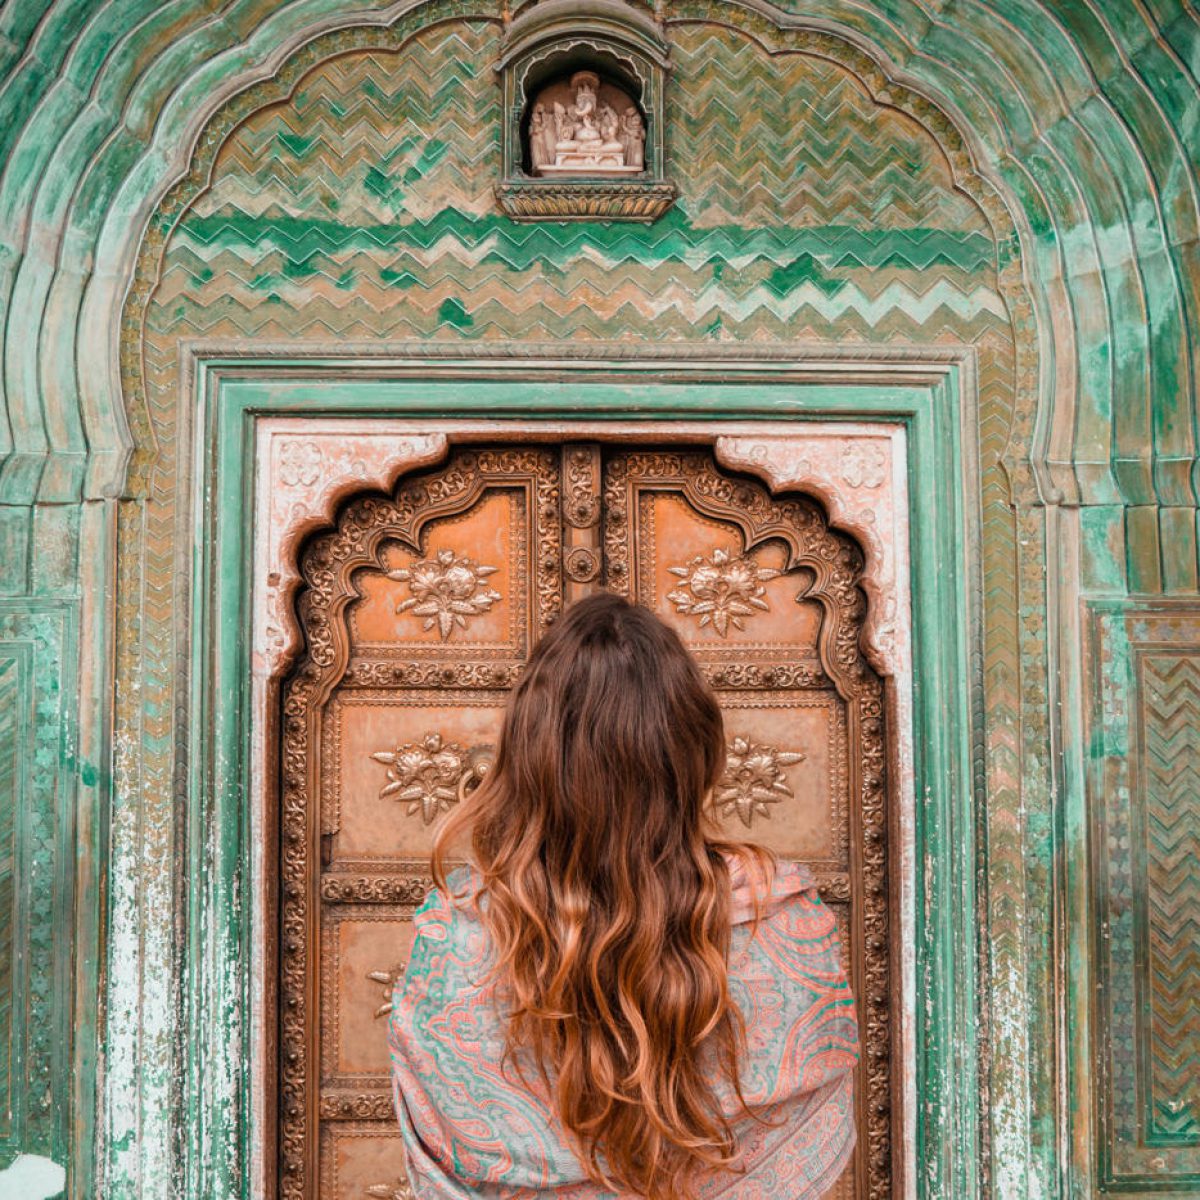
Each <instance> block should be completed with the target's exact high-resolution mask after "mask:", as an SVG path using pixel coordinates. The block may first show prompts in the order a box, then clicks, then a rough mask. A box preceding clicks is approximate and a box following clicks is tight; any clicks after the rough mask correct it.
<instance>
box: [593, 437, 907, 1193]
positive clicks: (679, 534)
mask: <svg viewBox="0 0 1200 1200" xmlns="http://www.w3.org/2000/svg"><path fill="white" fill-rule="evenodd" d="M604 509H605V540H604V551H605V564H604V565H605V572H606V579H607V580H608V582H609V585H610V586H612V587H613V588H615V589H616V590H618V591H620V592H622V593H623V594H624V595H626V596H628V597H629V598H630V599H634V600H637V601H638V603H640V604H644V605H646V606H647V607H648V608H651V609H652V610H653V611H655V612H656V613H658V614H659V615H660V616H661V617H663V619H664V620H667V621H669V622H671V623H672V624H673V625H674V626H675V628H676V629H678V630H679V632H680V633H681V635H682V636H683V638H684V640H685V642H686V643H687V645H688V647H689V648H690V649H691V650H692V652H693V653H694V654H695V655H696V657H697V658H698V659H699V661H700V663H701V666H702V667H703V669H704V671H705V674H706V675H707V676H708V678H709V680H710V682H711V683H712V685H713V687H714V689H715V690H716V692H717V696H718V698H719V699H720V702H721V706H722V709H723V711H724V714H725V723H726V736H727V738H728V757H727V766H726V771H725V775H724V777H723V778H722V780H721V781H720V783H719V784H718V785H717V789H716V793H715V796H714V801H715V803H716V806H717V810H718V813H719V815H720V816H721V818H722V820H723V822H724V824H725V827H726V828H727V829H728V831H729V833H730V835H731V836H734V837H738V836H741V837H751V838H754V839H755V840H758V841H761V842H763V843H764V844H766V845H768V846H770V847H771V848H772V849H774V850H775V851H776V852H777V853H778V854H779V855H780V856H781V857H784V858H797V859H800V860H801V861H803V862H806V863H807V864H808V865H809V866H810V867H812V869H813V871H814V872H815V873H816V875H817V879H818V881H819V883H820V886H821V891H822V894H823V897H824V899H825V901H826V902H827V903H828V904H829V905H830V906H831V907H832V908H833V910H834V912H835V914H836V916H837V918H838V921H839V924H840V926H841V928H842V930H843V932H844V935H846V936H845V944H846V946H847V948H848V966H849V970H850V977H851V980H852V983H853V986H854V991H855V995H856V997H857V998H858V1000H859V1011H860V1019H861V1021H862V1026H863V1035H864V1041H865V1043H866V1046H865V1053H864V1055H863V1069H862V1070H861V1071H860V1076H859V1087H858V1098H859V1149H858V1151H857V1153H856V1161H855V1162H854V1163H853V1164H852V1165H851V1167H850V1168H849V1169H848V1171H847V1174H846V1176H845V1178H844V1179H843V1180H842V1182H841V1184H840V1185H839V1187H838V1189H837V1190H836V1191H835V1195H837V1196H851V1195H860V1196H872V1197H874V1196H883V1195H886V1194H887V1193H888V1190H889V1179H888V1161H889V1157H890V1138H891V1122H890V1099H891V1097H890V1089H891V1081H890V1070H889V1067H890V1043H889V1022H888V1000H889V997H888V978H889V954H890V938H889V936H888V906H887V873H886V830H887V826H886V816H887V814H886V806H885V795H886V793H885V788H884V778H883V769H884V766H883V765H884V761H885V759H884V753H883V751H884V745H883V738H884V731H883V720H882V688H881V685H880V681H879V680H878V678H877V677H876V676H875V675H874V673H873V672H872V671H871V669H870V668H869V666H868V665H867V663H866V661H865V659H864V658H863V656H862V654H861V652H860V650H859V636H860V632H861V628H862V621H863V617H864V615H865V612H866V602H865V597H864V596H863V593H862V592H861V590H860V589H859V587H858V584H857V580H858V578H859V577H860V576H861V573H862V565H863V564H862V555H861V553H860V551H859V550H858V547H857V546H856V545H855V544H854V543H853V542H852V541H851V540H850V539H849V538H846V537H843V536H841V535H839V534H837V533H835V532H834V531H833V530H831V529H830V528H829V524H828V521H827V519H826V517H825V515H824V512H823V511H822V509H821V507H820V506H819V505H818V504H816V503H815V502H813V501H811V500H808V499H806V498H803V497H789V498H777V497H773V496H771V495H770V494H769V493H768V492H767V490H766V489H765V488H764V487H763V486H762V485H761V484H759V483H758V482H756V481H751V480H747V479H740V478H732V477H729V476H727V475H725V474H723V473H722V472H720V471H718V470H717V468H716V467H715V466H714V464H713V462H712V457H711V455H709V454H708V453H707V452H704V451H670V452H658V451H644V450H629V451H616V452H615V453H612V454H611V455H610V456H609V457H608V458H607V460H606V463H605V481H604Z"/></svg>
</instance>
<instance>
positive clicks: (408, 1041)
mask: <svg viewBox="0 0 1200 1200" xmlns="http://www.w3.org/2000/svg"><path fill="white" fill-rule="evenodd" d="M450 883H451V885H452V886H455V887H457V888H459V889H464V890H466V891H467V892H469V891H470V890H471V886H472V879H471V874H470V873H469V872H468V871H467V870H465V869H460V871H458V872H455V873H453V874H452V875H451V877H450ZM733 884H734V887H733V907H732V916H733V921H734V924H733V936H732V939H731V947H730V962H729V974H730V991H731V993H732V996H733V999H734V1002H735V1003H736V1004H737V1006H738V1008H739V1010H740V1011H741V1013H742V1014H743V1016H744V1018H745V1025H746V1045H745V1052H744V1056H743V1058H742V1065H741V1082H742V1091H743V1095H744V1098H745V1100H746V1101H747V1102H748V1103H749V1104H751V1105H753V1106H756V1108H757V1106H762V1107H761V1109H759V1113H758V1115H759V1117H760V1120H757V1121H756V1120H755V1119H753V1118H749V1117H746V1116H744V1115H742V1111H741V1105H740V1103H739V1101H738V1098H737V1096H736V1095H734V1094H733V1092H732V1089H731V1088H730V1087H729V1086H728V1084H727V1083H726V1084H725V1086H721V1084H720V1082H718V1086H717V1093H718V1096H719V1098H720V1101H721V1105H722V1108H723V1110H724V1112H725V1114H726V1115H727V1116H728V1117H729V1118H730V1119H731V1120H733V1121H735V1122H736V1123H737V1124H736V1129H737V1132H738V1141H739V1149H740V1152H741V1163H740V1166H741V1167H743V1168H744V1169H745V1173H744V1174H739V1173H734V1172H732V1171H730V1172H724V1173H722V1174H716V1175H711V1176H709V1178H708V1179H706V1180H701V1181H700V1185H699V1186H698V1188H697V1195H698V1196H700V1197H703V1198H705V1200H709V1198H711V1197H717V1196H721V1197H724V1198H727V1200H734V1198H736V1200H758V1198H759V1197H761V1198H762V1200H779V1198H782V1197H786V1198H787V1200H805V1198H807V1197H818V1196H822V1195H824V1194H825V1192H826V1191H827V1190H828V1189H829V1188H830V1187H831V1186H832V1185H833V1183H834V1182H835V1181H836V1180H837V1178H838V1176H839V1175H840V1174H841V1171H842V1169H843V1167H844V1166H845V1163H846V1160H847V1158H848V1156H849V1154H850V1151H851V1149H852V1147H853V1144H854V1119H853V1091H852V1076H853V1071H854V1068H855V1065H856V1063H857V1061H858V1041H857V1036H858V1035H857V1026H856V1024H855V1020H854V1006H853V998H852V997H851V995H850V990H849V988H848V986H847V984H846V980H845V976H844V974H843V973H842V968H841V963H840V961H839V958H840V956H839V948H838V942H837V938H836V936H835V933H834V922H833V917H832V915H831V914H830V912H829V910H828V909H827V908H825V907H824V906H823V905H822V904H820V902H819V901H818V900H817V898H816V892H815V889H814V888H813V886H812V880H811V877H810V876H809V874H808V872H807V871H806V870H805V869H804V868H801V867H794V866H793V867H786V868H781V869H780V870H779V872H778V873H777V874H776V876H775V879H774V882H773V885H772V886H771V889H770V891H769V893H768V894H767V895H766V897H764V898H763V901H762V906H761V917H760V919H759V920H758V923H757V926H756V925H755V916H754V901H753V894H752V889H751V887H750V884H749V881H748V880H747V878H746V876H745V872H744V871H743V872H736V871H735V874H734V876H733ZM416 925H417V936H416V940H415V942H414V944H413V950H412V957H411V959H410V962H409V967H408V973H407V976H406V978H405V980H404V981H402V982H401V983H400V984H398V985H397V991H396V998H395V1003H394V1007H393V1011H392V1020H391V1026H390V1045H391V1054H392V1067H393V1080H394V1085H395V1089H396V1105H397V1111H398V1113H399V1114H400V1121H401V1127H402V1130H403V1133H404V1139H405V1144H406V1147H407V1149H408V1155H409V1171H410V1181H411V1183H412V1185H413V1189H414V1191H415V1193H416V1195H417V1196H418V1197H420V1198H422V1200H424V1198H425V1197H447V1198H450V1197H453V1198H454V1200H459V1198H461V1200H467V1198H468V1197H477V1198H481V1200H518V1198H522V1200H523V1198H524V1197H533V1196H545V1195H552V1196H554V1197H556V1198H558V1200H583V1198H584V1197H587V1198H588V1200H599V1198H600V1197H614V1196H618V1195H620V1196H626V1195H628V1194H629V1193H620V1192H613V1191H609V1190H606V1189H603V1188H601V1187H598V1186H597V1185H596V1184H595V1183H594V1182H593V1181H591V1180H590V1179H589V1178H588V1176H587V1175H586V1173H585V1172H584V1170H583V1169H582V1167H581V1165H580V1161H579V1158H578V1156H577V1154H576V1152H575V1151H574V1150H573V1149H572V1147H571V1144H570V1140H569V1139H568V1138H567V1137H566V1135H565V1133H564V1130H563V1127H562V1124H561V1122H560V1121H559V1120H558V1118H557V1115H556V1113H555V1111H554V1106H553V1103H552V1101H551V1095H552V1090H553V1089H552V1087H547V1085H546V1082H545V1081H543V1080H541V1079H540V1078H539V1073H538V1071H537V1068H536V1066H534V1065H533V1064H532V1063H530V1062H529V1061H524V1062H522V1061H521V1060H522V1054H521V1052H520V1051H517V1052H515V1053H514V1054H513V1055H511V1056H510V1058H509V1061H508V1062H503V1061H502V1060H503V1059H504V1050H505V1040H506V1034H505V1024H504V1016H503V1002H502V1001H501V1000H499V998H498V997H497V996H496V994H495V985H494V984H488V983H486V982H483V983H481V981H483V980H486V979H487V977H488V973H489V969H490V965H491V961H490V960H491V954H490V948H489V942H488V937H487V933H486V930H485V929H484V927H483V925H482V923H481V922H480V921H479V920H478V918H477V917H476V916H475V915H474V914H473V913H472V911H471V909H470V908H469V907H462V906H456V905H451V904H447V902H446V901H445V900H444V899H443V897H442V895H441V894H440V892H438V891H436V890H435V891H434V892H432V893H431V894H430V896H429V898H428V899H427V900H426V902H425V904H424V905H423V906H422V907H421V909H420V911H419V912H418V914H417V917H416ZM714 1066H715V1064H714ZM714 1077H715V1081H716V1080H719V1075H718V1073H717V1072H716V1071H714Z"/></svg>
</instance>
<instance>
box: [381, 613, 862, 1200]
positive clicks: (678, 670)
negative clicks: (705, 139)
mask: <svg viewBox="0 0 1200 1200" xmlns="http://www.w3.org/2000/svg"><path fill="white" fill-rule="evenodd" d="M724 747H725V734H724V730H723V726H722V720H721V712H720V709H719V708H718V707H717V702H716V699H715V698H714V696H713V693H712V691H711V690H710V689H709V687H708V685H707V683H706V682H705V680H704V677H703V676H702V675H701V673H700V670H699V668H698V667H697V665H696V663H695V661H694V660H693V659H692V657H691V656H690V655H689V654H688V652H687V650H686V649H685V648H684V646H683V643H682V642H681V641H680V640H679V638H678V637H677V635H676V634H675V633H674V632H673V631H672V630H671V629H669V628H668V627H667V626H666V625H665V624H663V622H662V621H660V620H659V619H658V618H657V617H656V616H654V615H653V614H652V613H650V612H649V611H647V610H646V609H644V608H641V607H638V606H634V605H631V604H628V603H627V602H626V601H624V600H621V599H620V598H618V597H616V596H613V595H608V594H603V595H596V596H592V597H589V598H588V599H586V600H582V601H580V602H579V603H577V604H575V605H574V606H572V607H571V608H570V609H568V610H567V612H566V614H565V615H564V617H563V618H562V619H561V620H560V621H559V622H558V623H556V624H555V625H554V626H553V627H552V628H551V629H550V631H549V632H548V633H547V634H546V635H545V637H543V639H542V640H541V642H540V643H539V644H538V646H537V648H536V649H535V650H534V652H533V654H532V655H531V657H530V660H529V664H528V666H527V668H526V670H525V672H524V674H523V676H522V678H521V680H520V682H519V683H518V685H517V686H516V688H515V689H514V691H513V693H512V697H511V700H510V703H509V706H508V710H507V712H506V714H505V719H504V726H503V729H502V731H501V735H500V742H499V745H498V747H497V751H496V758H495V763H494V765H493V767H492V769H491V771H490V772H489V774H488V776H487V778H486V780H485V782H484V783H483V784H482V785H481V786H480V787H479V789H478V790H477V791H476V792H475V793H474V794H473V795H472V796H471V797H470V798H469V799H468V800H467V801H466V802H464V803H463V804H462V805H460V806H459V808H457V809H456V810H455V811H454V812H453V813H452V814H451V815H450V816H449V817H448V819H447V821H446V823H445V825H444V826H443V827H442V829H441V831H440V833H439V836H438V838H437V840H436V842H435V847H434V854H433V875H434V879H435V881H436V882H437V887H436V888H435V889H434V890H433V891H432V892H431V893H430V894H429V897H428V898H427V899H426V901H425V903H424V904H423V905H422V906H421V908H420V909H419V910H418V912H417V914H416V917H415V926H416V938H415V941H414V943H413V949H412V954H411V957H410V960H409V964H408V970H407V973H406V975H405V978H404V979H403V980H402V981H401V983H400V984H398V986H397V989H396V993H395V996H394V999H393V1009H392V1019H391V1024H390V1043H391V1051H392V1064H393V1081H394V1092H395V1101H396V1111H397V1115H398V1116H399V1120H400V1126H401V1131H402V1133H403V1135H404V1145H405V1151H406V1155H407V1161H408V1171H409V1181H410V1183H411V1185H412V1188H413V1191H414V1192H415V1194H416V1195H417V1197H418V1198H419V1200H429V1198H434V1197H436V1198H438V1200H441V1198H452V1200H459V1198H466V1197H485V1198H487V1200H518V1198H520V1200H525V1198H526V1197H535V1196H548V1197H554V1198H556V1200H585V1198H586V1200H600V1198H614V1197H621V1198H627V1197H649V1198H650V1200H678V1198H696V1200H710V1198H714V1197H722V1198H723V1200H768V1198H769V1200H806V1198H809V1197H812V1198H814V1200H815V1198H816V1197H819V1196H822V1195H824V1194H825V1192H826V1191H827V1190H828V1189H829V1188H830V1186H831V1185H832V1184H833V1183H834V1182H835V1181H836V1179H837V1178H838V1176H839V1174H840V1173H841V1171H842V1169H843V1167H844V1166H845V1163H846V1160H847V1158H848V1157H849V1154H850V1151H851V1148H852V1146H853V1143H854V1122H853V1102H852V1101H853V1095H852V1074H853V1070H854V1066H855V1063H856V1062H857V1060H858V1031H857V1026H856V1024H855V1018H854V1005H853V1000H852V998H851V995H850V991H849V988H848V986H847V983H846V979H845V976H844V974H843V972H842V968H841V965H840V954H839V948H838V942H837V936H836V933H835V929H834V921H833V917H832V916H831V915H830V913H829V911H828V909H826V908H825V907H824V906H823V905H822V904H821V902H820V900H819V899H818V898H817V893H816V890H815V888H814V886H813V882H812V879H811V877H810V876H809V874H808V872H807V871H806V870H805V869H803V868H801V867H798V866H779V867H775V865H774V864H773V861H772V860H771V858H770V856H769V855H768V854H767V853H766V852H765V851H763V850H761V849H759V848H757V847H754V846H751V845H747V844H740V843H735V842H730V841H726V840H723V839H722V838H721V837H720V836H719V835H718V833H717V832H716V830H715V828H714V826H713V823H712V818H711V816H710V809H709V805H708V800H709V796H710V793H711V792H712V790H713V788H714V786H715V785H716V783H717V781H718V780H719V779H720V777H721V774H722V772H723V770H724V768H725V749H724ZM456 848H457V849H458V851H459V852H460V853H463V852H465V855H464V856H465V857H466V858H467V860H468V862H469V866H467V867H460V868H458V869H457V870H454V871H452V872H450V873H449V875H447V874H446V873H445V862H446V859H447V857H448V855H449V854H450V853H451V852H452V851H453V850H454V849H456Z"/></svg>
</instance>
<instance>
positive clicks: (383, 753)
mask: <svg viewBox="0 0 1200 1200" xmlns="http://www.w3.org/2000/svg"><path fill="white" fill-rule="evenodd" d="M371 757H372V758H373V759H374V760H375V761H376V762H381V763H386V764H387V768H388V771H387V778H388V782H387V783H386V784H384V786H383V787H382V788H381V789H380V791H379V795H380V797H381V798H382V797H384V796H393V797H395V798H396V799H397V800H400V801H407V803H408V815H409V816H410V817H411V816H414V815H415V814H416V813H418V812H419V813H420V814H421V819H422V820H423V821H424V822H425V824H426V825H429V824H431V823H432V822H433V821H434V820H435V819H436V818H437V816H438V814H439V813H442V812H448V811H449V810H450V809H451V808H452V807H453V806H454V805H455V804H457V803H458V802H459V801H460V800H462V799H464V798H465V797H466V796H467V794H468V793H469V792H471V791H472V790H473V788H474V787H476V786H478V784H479V781H480V780H481V779H482V778H483V776H484V775H485V774H486V773H487V769H488V766H489V762H488V760H487V759H486V758H484V757H482V755H473V754H472V752H471V751H468V750H464V749H463V748H462V746H460V745H459V744H458V743H457V742H446V741H443V739H442V735H441V734H440V733H427V734H426V735H425V737H424V738H423V739H422V740H421V741H420V742H406V743H405V744H404V745H403V746H399V747H397V748H396V749H395V750H380V751H377V752H376V753H375V754H372V755H371Z"/></svg>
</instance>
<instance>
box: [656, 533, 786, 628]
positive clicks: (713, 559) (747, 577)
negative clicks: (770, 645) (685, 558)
mask: <svg viewBox="0 0 1200 1200" xmlns="http://www.w3.org/2000/svg"><path fill="white" fill-rule="evenodd" d="M669 570H670V572H671V574H672V575H678V576H679V578H680V579H682V580H683V582H682V583H681V584H680V585H679V587H677V588H673V589H672V590H671V591H669V592H668V593H667V599H668V600H670V601H671V603H672V604H674V605H675V609H676V611H677V612H681V613H685V614H691V615H693V616H698V617H699V618H700V626H701V628H703V627H704V626H705V625H709V624H711V625H712V627H713V628H714V629H715V630H716V631H717V632H718V633H719V634H720V635H721V636H722V637H725V636H726V635H727V634H728V632H729V626H730V625H731V624H732V625H733V626H734V628H736V629H745V628H746V626H745V625H744V624H743V623H742V618H744V617H749V616H753V615H754V613H755V611H760V612H767V611H769V605H768V604H767V602H766V601H765V600H764V599H763V596H764V594H765V593H766V590H767V589H766V588H764V587H763V583H765V582H766V581H767V580H768V579H774V578H775V577H776V576H777V575H778V574H779V572H778V571H776V570H774V568H772V567H763V566H760V565H759V564H758V563H757V562H755V561H754V559H752V558H750V557H749V555H746V554H734V553H733V551H731V550H722V549H718V550H714V551H713V552H712V553H711V554H710V555H708V556H705V555H702V554H697V555H696V557H695V558H693V559H692V560H691V562H689V563H688V564H687V565H686V566H683V567H671V568H669Z"/></svg>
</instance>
